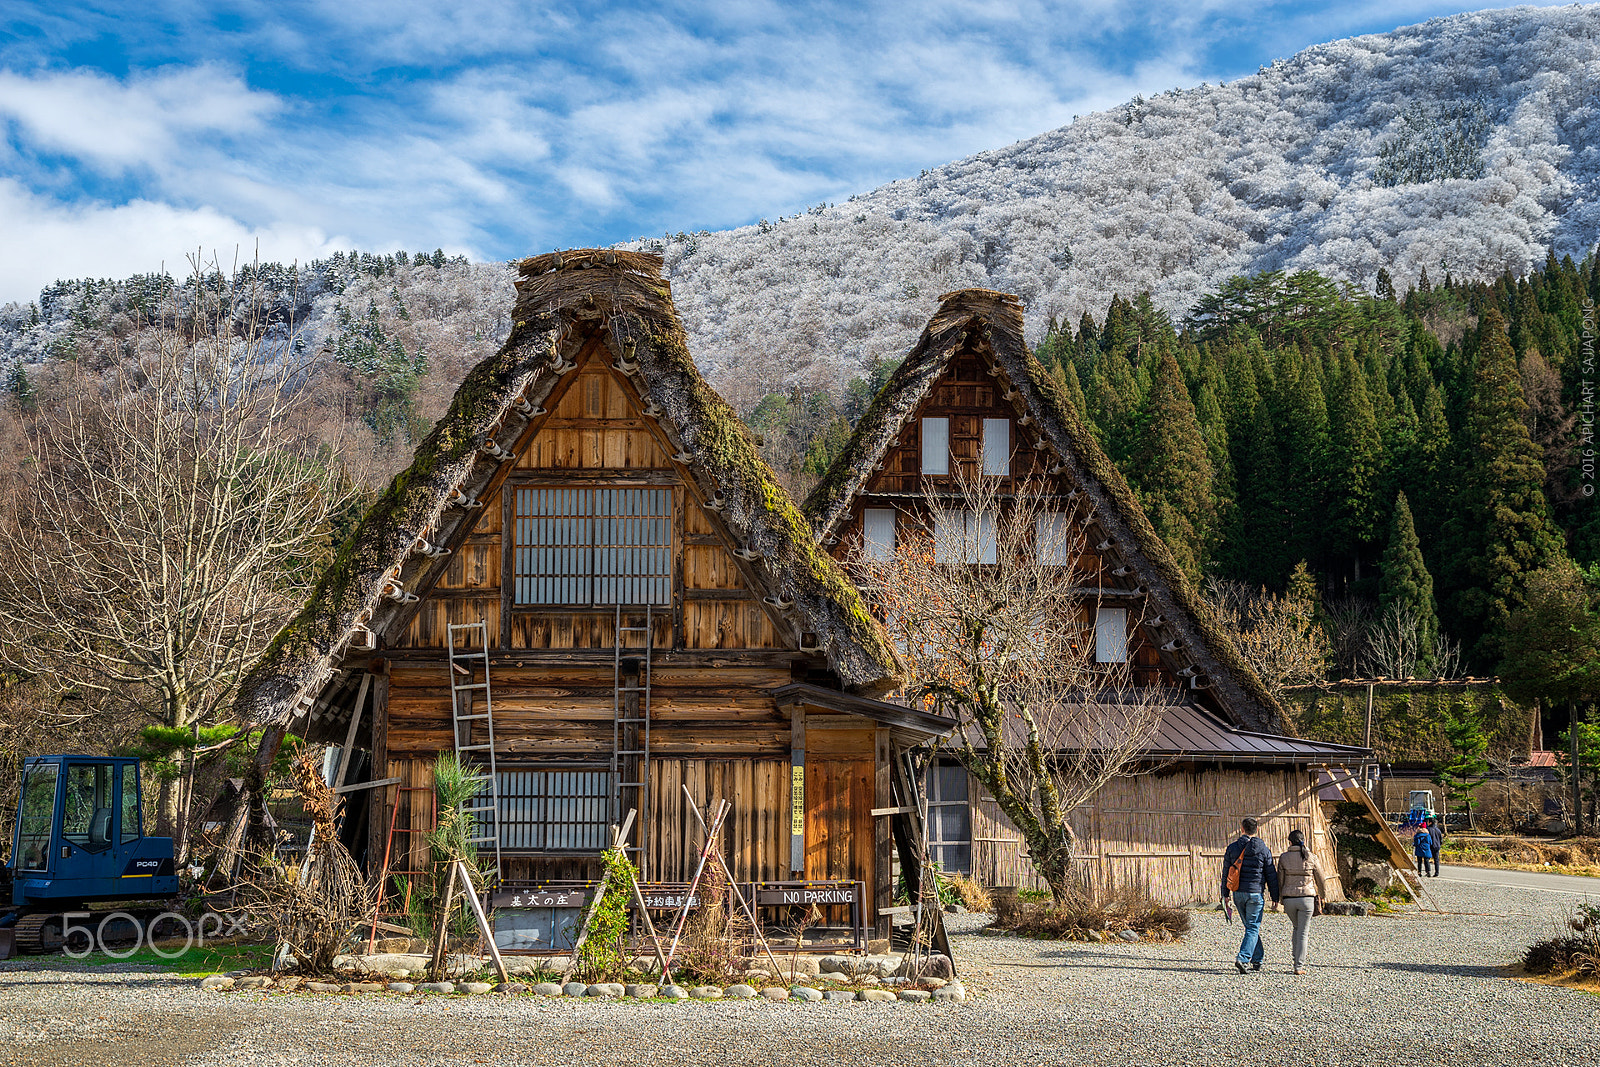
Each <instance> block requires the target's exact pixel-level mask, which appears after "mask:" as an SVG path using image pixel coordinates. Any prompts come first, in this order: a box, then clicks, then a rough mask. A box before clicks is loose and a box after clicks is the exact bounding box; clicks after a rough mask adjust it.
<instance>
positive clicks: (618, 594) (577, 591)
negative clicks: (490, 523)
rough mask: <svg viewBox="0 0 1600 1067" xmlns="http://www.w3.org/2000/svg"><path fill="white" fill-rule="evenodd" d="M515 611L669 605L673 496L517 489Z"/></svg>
mask: <svg viewBox="0 0 1600 1067" xmlns="http://www.w3.org/2000/svg"><path fill="white" fill-rule="evenodd" d="M512 521H513V524H514V530H513V548H514V551H515V555H514V557H513V560H512V583H513V588H514V591H515V599H514V603H515V604H516V605H517V606H519V607H522V606H531V605H543V604H552V605H555V604H559V605H563V606H575V607H584V606H596V607H598V606H600V605H610V604H670V603H672V490H671V489H579V488H571V489H567V488H526V489H524V488H518V489H517V490H516V497H515V503H514V512H513V515H512Z"/></svg>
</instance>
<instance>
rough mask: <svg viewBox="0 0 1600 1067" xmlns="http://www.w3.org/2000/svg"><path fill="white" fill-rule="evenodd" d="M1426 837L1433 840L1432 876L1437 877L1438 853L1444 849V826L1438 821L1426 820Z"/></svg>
mask: <svg viewBox="0 0 1600 1067" xmlns="http://www.w3.org/2000/svg"><path fill="white" fill-rule="evenodd" d="M1427 825H1428V836H1429V837H1431V838H1432V839H1433V876H1434V877H1435V878H1437V877H1439V851H1440V850H1441V849H1443V848H1444V826H1443V825H1442V824H1441V823H1440V822H1439V820H1438V819H1429V820H1428V823H1427Z"/></svg>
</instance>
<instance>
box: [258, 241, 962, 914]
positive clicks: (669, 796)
mask: <svg viewBox="0 0 1600 1067" xmlns="http://www.w3.org/2000/svg"><path fill="white" fill-rule="evenodd" d="M658 271H659V259H658V258H656V257H650V256H630V255H628V254H626V253H616V252H601V251H594V252H588V251H585V252H576V253H564V254H560V255H553V256H541V257H536V258H535V259H532V260H528V261H525V262H524V263H523V264H521V274H522V279H521V281H520V282H519V284H518V289H519V297H518V303H517V308H516V319H517V327H516V330H515V331H514V332H513V334H512V336H511V338H510V339H509V340H508V342H507V343H506V346H505V348H504V349H503V350H502V352H501V353H499V354H498V355H497V356H496V357H493V358H492V359H491V360H488V361H486V362H485V364H484V365H482V366H480V367H479V368H476V369H475V370H474V371H473V372H472V374H471V375H470V376H469V377H468V379H467V381H466V382H465V383H464V384H463V385H462V387H461V390H460V392H459V393H458V395H457V397H456V400H455V402H454V404H453V405H452V408H451V411H450V413H449V414H448V415H447V416H446V417H445V419H444V420H442V421H441V423H440V424H439V427H438V428H436V429H435V431H434V433H433V435H431V436H430V437H429V439H428V440H426V441H424V443H423V444H422V445H421V446H419V448H418V453H417V457H416V459H415V460H414V462H413V465H412V468H411V469H410V470H408V471H407V472H405V473H403V474H401V475H400V476H399V477H398V478H397V479H396V480H395V484H394V486H392V487H391V489H390V492H389V493H388V494H386V496H385V498H384V499H383V500H380V502H379V504H378V505H377V506H376V507H375V508H374V509H373V511H372V513H371V514H369V515H368V517H367V519H366V520H365V521H364V522H363V524H362V526H361V528H360V529H358V530H357V532H356V534H355V535H354V536H353V538H352V543H351V544H350V545H348V546H347V547H346V549H345V551H344V552H343V553H341V557H340V559H341V563H342V564H343V565H344V566H345V571H344V572H343V573H340V572H339V569H338V567H339V565H336V568H335V571H334V572H333V573H332V574H331V575H330V578H329V579H327V580H325V582H324V584H323V585H322V586H319V588H318V590H317V591H316V592H315V593H314V594H313V596H312V599H311V602H310V603H308V605H307V607H306V609H305V611H304V612H303V613H302V615H301V617H300V618H298V619H297V620H295V622H294V623H291V625H290V627H288V628H287V629H286V631H285V634H284V635H282V636H281V637H280V640H279V641H278V642H276V643H275V646H274V649H273V650H272V651H271V652H270V653H269V655H268V657H267V659H266V660H265V661H264V662H263V664H261V665H260V666H258V668H257V669H256V671H255V672H254V674H253V675H252V678H251V679H250V680H249V681H248V682H247V685H246V690H245V697H244V698H242V699H243V700H244V701H245V703H246V706H247V707H249V708H250V710H251V711H252V712H253V714H255V715H256V716H257V717H258V718H259V719H262V720H265V721H269V722H278V723H282V724H289V723H293V724H295V728H296V730H297V731H299V732H310V733H311V734H312V735H313V736H323V737H326V738H328V739H332V740H338V739H340V737H341V736H345V737H348V738H349V739H350V741H351V742H352V743H353V744H357V745H361V746H363V747H365V748H366V749H368V750H369V751H370V752H371V754H372V760H371V763H372V767H373V770H372V771H371V773H370V776H369V777H370V780H372V781H385V780H389V779H393V780H394V781H393V782H392V783H391V784H389V785H386V786H383V787H381V788H380V789H377V790H375V791H374V792H375V794H376V795H377V796H378V802H376V803H374V804H372V805H371V813H370V816H369V820H368V825H369V840H370V844H369V846H368V848H367V856H368V862H369V866H371V867H373V868H374V869H376V867H377V866H378V865H379V864H380V863H381V862H382V858H383V856H384V854H385V853H387V854H388V863H389V869H390V870H391V871H392V872H397V873H400V874H405V873H420V872H422V871H424V870H426V867H427V865H426V846H425V843H424V834H425V832H426V831H427V830H428V829H430V828H431V827H432V826H433V824H434V821H435V812H434V810H433V792H432V788H431V785H432V777H431V776H432V767H433V763H434V760H435V759H436V758H437V756H438V754H439V753H441V752H448V751H451V750H453V749H454V750H460V751H461V752H462V754H463V756H464V757H466V758H470V759H473V760H475V761H477V762H480V763H482V762H483V761H484V760H485V759H486V758H487V753H488V752H489V751H490V750H491V747H492V752H493V755H494V759H495V765H496V770H497V782H498V791H499V794H500V796H499V812H498V815H499V824H500V825H499V836H500V842H499V844H500V851H501V855H502V865H503V867H502V874H503V876H504V878H505V879H506V880H507V881H509V882H522V883H527V882H542V881H549V880H552V879H585V878H593V877H596V876H598V874H599V872H600V865H599V853H600V851H601V850H602V848H603V847H604V846H605V844H606V843H607V842H608V839H609V837H608V835H609V827H610V826H611V825H612V824H614V823H619V822H622V821H623V819H624V817H625V815H626V813H627V812H628V811H629V810H636V811H637V813H638V818H637V820H636V822H635V828H634V830H633V831H632V832H631V833H630V834H629V836H628V842H627V843H628V844H629V845H630V847H632V848H633V849H634V852H633V856H634V859H635V861H636V862H637V863H638V864H639V866H640V868H641V870H642V873H643V877H644V879H645V880H646V881H650V882H686V881H688V880H689V878H690V877H691V875H692V874H693V871H694V867H695V861H696V860H697V858H698V854H699V848H700V846H701V843H702V840H703V839H702V831H701V828H700V825H699V823H698V821H697V819H696V817H695V814H694V813H693V812H692V811H691V810H690V809H689V805H690V804H691V803H692V804H693V805H694V806H695V807H696V808H698V809H700V810H705V809H706V808H707V807H708V806H709V805H710V804H711V803H712V802H713V801H715V800H718V799H725V800H727V801H729V802H730V803H731V804H732V811H731V814H730V815H729V818H728V822H727V827H726V829H725V831H724V833H723V841H724V843H725V845H726V849H725V854H726V856H727V859H728V864H729V869H730V873H731V874H732V876H733V877H734V878H735V879H736V880H740V881H749V882H764V881H791V880H799V879H807V880H844V881H859V882H862V883H865V885H866V887H867V894H868V900H869V902H870V904H871V906H872V910H873V912H874V914H873V915H871V916H869V917H870V918H872V919H873V920H874V921H876V919H877V916H876V914H875V913H876V911H877V910H878V909H879V908H881V907H886V906H887V904H888V898H889V894H890V892H891V889H892V885H891V877H890V870H891V862H892V861H891V843H890V833H889V827H888V825H887V822H886V820H883V819H874V817H873V815H872V810H873V809H874V808H885V807H888V806H890V805H891V796H892V789H891V779H892V773H893V768H894V766H895V761H896V759H897V758H898V754H900V753H903V752H904V751H905V750H906V749H908V748H909V747H911V746H915V745H917V744H921V743H923V742H925V741H926V740H927V739H928V738H929V737H931V736H933V735H935V734H936V733H938V732H939V731H940V730H942V729H943V724H942V723H940V722H939V721H937V720H934V719H933V718H932V717H931V716H924V715H919V714H917V713H915V712H910V711H908V710H906V709H901V708H896V707H894V706H892V705H888V704H883V703H880V702H878V701H877V700H875V699H873V698H874V697H875V696H877V695H879V694H881V693H883V692H885V691H886V690H889V689H892V688H894V687H895V686H897V685H898V684H899V683H900V680H901V677H900V673H901V666H900V663H899V661H898V658H897V657H896V655H895V654H894V652H893V650H892V648H891V647H890V646H889V644H888V641H887V637H886V635H885V634H884V633H883V631H882V629H881V627H879V626H878V625H877V624H876V622H875V621H874V620H873V619H872V618H871V615H870V613H869V612H868V611H867V610H866V608H865V605H864V604H863V603H862V601H861V600H860V598H859V594H858V593H857V591H856V589H855V587H854V586H853V585H851V584H850V582H849V581H848V580H847V579H846V578H845V576H844V574H843V573H842V571H840V570H839V568H838V567H837V566H835V564H834V563H833V562H832V561H831V560H830V559H829V558H828V557H827V555H826V554H825V553H821V552H819V551H817V549H816V546H815V544H814V542H813V541H812V540H811V538H810V531H809V527H808V525H807V524H806V523H805V521H804V519H803V517H802V516H801V514H800V512H799V510H798V509H797V508H796V506H795V505H794V504H793V503H792V502H791V501H790V500H789V498H788V496H787V495H786V494H785V493H784V491H783V490H782V489H781V488H779V487H778V486H777V484H776V482H775V480H774V479H773V478H772V476H771V472H770V471H768V470H767V468H766V467H765V465H764V464H763V463H762V461H761V460H760V458H759V455H758V454H757V452H756V449H755V446H754V444H753V442H752V441H751V440H750V438H749V435H748V432H747V431H746V430H745V429H744V427H743V426H742V424H740V423H739V422H738V420H737V419H736V418H735V417H734V414H733V412H732V410H731V409H729V408H728V407H727V405H726V404H725V403H724V402H723V401H722V400H721V398H720V397H718V396H716V394H715V393H714V392H712V391H711V390H710V388H709V387H708V386H706V385H705V383H704V382H703V381H702V380H701V379H700V377H699V375H698V373H696V371H695V369H694V366H693V363H692V361H691V360H690V358H689V356H688V351H687V347H686V344H685V341H684V338H683V333H682V328H681V325H680V324H679V323H678V320H677V317H676V313H675V312H674V311H673V309H672V306H671V300H670V290H669V288H668V286H667V283H666V282H665V281H663V280H661V279H660V277H659V273H658ZM480 622H481V623H482V624H483V627H482V629H481V630H476V629H474V628H472V624H476V623H480ZM452 627H455V629H454V630H452ZM463 627H466V629H463ZM480 634H481V635H482V636H481V637H480V636H479V635H480ZM483 637H486V638H487V664H488V676H489V679H488V680H489V684H490V690H489V692H490V700H489V703H488V706H487V707H486V706H485V702H484V701H483V700H482V699H481V694H472V693H468V694H465V695H463V694H462V693H461V692H459V691H458V690H455V689H453V687H452V663H451V646H452V641H453V642H454V646H455V651H456V659H457V660H458V661H460V662H461V663H462V664H466V665H467V666H461V667H457V668H456V670H457V677H461V678H469V679H470V681H471V682H472V683H476V682H477V681H479V678H480V676H479V675H478V674H476V673H472V674H466V673H464V672H469V671H474V670H475V669H476V664H477V663H481V662H483V658H482V657H483V655H484V649H483V645H482V639H483ZM473 655H476V656H477V657H478V659H477V660H476V661H474V660H473V659H472V658H471V657H472V656H473ZM369 691H370V693H371V697H370V699H364V698H365V696H366V694H368V693H369ZM469 700H470V703H466V704H464V701H469ZM453 701H454V702H455V712H456V714H455V715H453V714H452V703H453ZM486 716H487V717H486ZM491 722H492V728H493V738H492V746H491V740H490V734H489V729H490V726H491ZM886 923H887V920H886V919H885V920H883V923H882V925H884V926H885V928H886Z"/></svg>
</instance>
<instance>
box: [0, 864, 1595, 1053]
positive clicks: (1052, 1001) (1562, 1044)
mask: <svg viewBox="0 0 1600 1067" xmlns="http://www.w3.org/2000/svg"><path fill="white" fill-rule="evenodd" d="M1430 888H1433V889H1434V891H1435V893H1436V894H1437V895H1438V897H1439V898H1440V900H1441V902H1442V903H1443V904H1444V905H1445V907H1446V908H1448V909H1450V910H1451V911H1452V912H1453V914H1447V915H1443V916H1439V915H1431V914H1426V915H1410V914H1408V915H1399V916H1393V917H1371V918H1335V917H1323V918H1320V919H1317V920H1315V926H1314V927H1313V951H1314V953H1315V956H1314V959H1313V961H1312V970H1311V973H1309V974H1307V975H1305V976H1300V977H1297V976H1295V975H1293V974H1291V973H1289V968H1288V961H1287V958H1286V956H1285V953H1286V950H1287V946H1288V932H1287V920H1286V919H1285V918H1284V917H1283V916H1282V915H1281V914H1269V915H1268V916H1267V925H1266V929H1267V938H1268V942H1267V953H1268V954H1267V967H1266V969H1265V970H1264V971H1262V972H1261V973H1259V974H1251V975H1245V976H1240V975H1238V974H1236V973H1235V972H1234V970H1233V967H1232V963H1231V959H1232V956H1233V951H1234V949H1235V948H1236V947H1237V938H1238V934H1239V927H1238V926H1237V925H1232V926H1228V925H1225V924H1224V923H1223V921H1222V916H1221V915H1220V914H1218V913H1214V912H1203V913H1200V914H1198V915H1197V916H1196V923H1195V929H1194V932H1193V933H1192V935H1191V936H1190V938H1189V940H1187V941H1185V942H1182V943H1177V944H1150V945H1142V944H1141V945H1125V944H1121V943H1111V944H1104V945H1074V944H1059V943H1039V942H1029V941H1023V940H1020V939H1015V938H1010V937H989V936H979V935H977V934H976V933H974V932H972V931H975V930H976V928H977V927H979V926H981V925H983V919H982V918H981V917H977V916H969V917H965V918H957V919H955V920H954V921H953V922H952V928H953V929H952V932H953V934H954V935H955V936H954V941H955V948H956V953H957V962H958V965H959V966H960V967H961V970H962V976H963V978H964V979H965V981H966V984H967V989H968V992H969V994H971V996H972V999H971V1000H969V1002H968V1003H966V1004H930V1005H917V1004H885V1005H876V1004H864V1003H855V1004H828V1003H822V1004H795V1003H780V1004H772V1003H767V1002H759V1001H757V1002H752V1001H739V1002H716V1003H693V1002H689V1003H681V1004H661V1003H627V1002H595V1001H591V1000H568V999H544V998H533V997H526V996H523V997H514V998H506V997H499V996H479V997H472V998H463V997H449V998H444V997H422V996H415V995H413V996H393V995H362V996H328V995H322V996H311V995H302V994H297V995H281V994H280V995H274V994H271V993H270V992H269V993H213V992H205V991H201V990H200V989H198V988H197V987H196V984H195V981H194V979H179V978H173V977H169V976H166V975H160V974H151V973H130V972H129V971H126V970H125V971H122V972H120V973H111V972H109V971H108V970H107V969H105V968H83V967H74V966H69V965H67V964H66V962H65V961H63V960H61V959H59V958H57V959H53V960H50V961H47V962H44V963H40V962H39V961H17V960H13V961H11V962H9V963H4V964H0V1064H6V1065H10V1064H19V1065H20V1064H26V1065H29V1067H55V1065H63V1067H65V1065H71V1067H80V1065H83V1064H106V1065H110V1064H116V1065H119V1067H121V1065H145V1064H150V1065H154V1064H162V1065H166V1064H184V1065H213V1064H219V1065H220V1064H245V1063H247V1064H251V1065H256V1064H260V1065H277V1064H295V1065H308V1067H309V1065H316V1067H321V1065H328V1067H332V1065H341V1067H342V1065H345V1064H349V1063H353V1062H354V1063H372V1064H397V1065H402V1067H410V1065H435V1064H438V1065H444V1064H449V1065H455V1064H476V1063H483V1064H518V1065H522V1064H529V1065H533V1064H536V1065H557V1064H561V1065H567V1064H571V1065H578V1067H587V1065H610V1064H616V1063H639V1064H702V1063H704V1064H723V1063H732V1064H739V1065H750V1067H757V1065H766V1064H774V1065H782V1067H794V1065H796V1064H802V1063H824V1064H838V1063H864V1064H900V1063H907V1062H920V1063H925V1064H930V1065H934V1064H939V1065H942V1064H983V1065H986V1067H993V1065H997V1064H1052V1065H1061V1064H1068V1065H1072V1067H1077V1065H1091V1064H1118V1065H1147V1067H1157V1065H1160V1067H1167V1065H1174V1067H1175V1065H1180V1064H1181V1065H1190V1064H1195V1065H1199V1064H1227V1063H1239V1064H1262V1065H1268V1064H1270V1065H1275V1067H1276V1065H1286V1067H1294V1065H1313V1064H1314V1065H1319V1067H1321V1065H1343V1067H1354V1065H1358V1064H1361V1065H1365V1064H1396V1063H1420V1064H1429V1065H1434V1064H1474V1065H1500V1064H1507V1065H1509V1064H1516V1065H1519V1067H1526V1065H1531V1064H1556V1065H1563V1067H1576V1065H1579V1064H1584V1065H1592V1064H1594V1063H1596V1062H1597V1061H1600V1036H1597V1035H1600V997H1595V996H1592V995H1590V994H1586V993H1581V992H1576V991H1573V990H1568V989H1561V988H1556V987H1551V986H1544V985H1538V984H1534V983H1529V982H1523V981H1517V980H1515V979H1512V978H1509V977H1507V973H1508V972H1507V965H1508V964H1511V963H1512V962H1513V961H1514V960H1516V959H1517V958H1518V957H1519V955H1520V953H1521V951H1522V949H1523V948H1525V947H1526V946H1527V945H1528V944H1529V943H1530V942H1531V941H1533V940H1536V939H1538V938H1541V937H1545V936H1548V932H1549V931H1550V930H1552V928H1553V926H1554V924H1555V922H1556V920H1557V917H1558V916H1560V915H1564V914H1565V913H1566V912H1567V910H1568V909H1569V908H1570V906H1571V905H1572V903H1573V902H1575V901H1576V900H1577V899H1579V898H1576V897H1562V896H1556V895H1553V894H1546V893H1531V892H1524V891H1520V890H1515V889H1510V888H1506V887H1500V886H1479V885H1473V884H1469V883H1451V882H1446V881H1444V880H1441V881H1439V882H1435V883H1431V885H1430ZM957 931H961V932H957Z"/></svg>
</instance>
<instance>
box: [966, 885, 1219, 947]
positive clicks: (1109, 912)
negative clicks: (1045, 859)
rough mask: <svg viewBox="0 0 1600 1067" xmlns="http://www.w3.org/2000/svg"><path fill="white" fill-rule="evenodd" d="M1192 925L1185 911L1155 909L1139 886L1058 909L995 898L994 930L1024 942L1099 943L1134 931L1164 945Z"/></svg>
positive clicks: (1079, 897) (1076, 897) (1073, 899)
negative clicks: (1015, 936)
mask: <svg viewBox="0 0 1600 1067" xmlns="http://www.w3.org/2000/svg"><path fill="white" fill-rule="evenodd" d="M1191 925H1192V920H1191V916H1190V914H1189V912H1188V911H1187V910H1186V909H1184V908H1173V907H1169V906H1167V905H1165V904H1158V903H1156V902H1155V901H1154V900H1152V899H1151V897H1150V894H1149V891H1148V889H1146V887H1144V886H1141V885H1128V886H1122V887H1119V888H1118V889H1116V890H1114V891H1113V892H1111V893H1110V894H1108V895H1106V896H1104V897H1096V896H1094V895H1093V894H1090V893H1087V892H1084V893H1075V894H1073V895H1072V896H1070V897H1069V898H1068V899H1067V900H1065V901H1063V902H1061V903H1060V904H1056V903H1053V902H1051V903H1046V902H1039V903H1033V902H1029V901H1024V900H1021V899H1020V898H1012V897H1010V896H1009V895H999V896H996V898H995V921H994V926H995V927H997V928H999V929H1002V930H1007V931H1010V932H1011V933H1015V934H1021V935H1022V936H1023V937H1037V938H1043V939H1046V940H1054V941H1100V940H1103V939H1104V936H1103V935H1106V934H1115V933H1119V932H1121V931H1123V930H1132V931H1134V932H1135V933H1137V934H1139V935H1140V936H1141V937H1156V938H1160V939H1162V940H1166V939H1168V938H1173V937H1182V936H1184V935H1185V934H1187V933H1188V932H1189V929H1190V926H1191Z"/></svg>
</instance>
